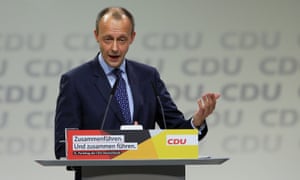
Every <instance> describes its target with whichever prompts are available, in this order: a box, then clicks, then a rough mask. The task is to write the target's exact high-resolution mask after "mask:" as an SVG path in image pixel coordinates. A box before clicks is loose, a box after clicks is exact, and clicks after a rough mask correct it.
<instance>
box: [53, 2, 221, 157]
mask: <svg viewBox="0 0 300 180" xmlns="http://www.w3.org/2000/svg"><path fill="white" fill-rule="evenodd" d="M135 35H136V33H135V31H134V18H133V16H132V15H131V13H130V12H128V11H127V10H126V9H124V8H115V7H112V8H106V9H104V10H102V11H101V12H100V13H99V14H98V17H97V20H96V29H95V30H94V36H95V39H96V41H97V42H98V44H99V48H100V52H99V53H98V54H97V55H96V57H95V58H94V59H93V60H91V61H89V62H87V63H85V64H83V65H81V66H79V67H76V68H75V69H72V70H70V71H69V72H67V73H65V74H64V75H62V77H61V82H60V92H59V96H58V99H57V109H56V115H55V155H56V158H57V159H59V158H61V157H65V144H64V143H63V141H64V139H65V137H64V136H65V128H78V129H101V128H103V129H120V126H121V125H122V124H140V125H142V126H143V128H144V129H154V128H155V123H158V125H159V126H160V127H161V128H169V129H175V128H181V129H191V128H198V129H199V140H200V139H201V138H203V137H204V136H205V135H206V133H207V125H206V122H205V118H206V117H207V116H208V115H210V114H211V113H212V112H213V110H214V109H215V105H216V100H217V99H218V98H219V96H220V95H219V94H215V93H207V94H205V95H204V96H202V97H201V98H200V99H199V100H198V101H197V104H198V107H197V110H196V112H195V114H194V115H193V117H192V118H191V119H189V120H185V119H184V117H183V114H182V113H181V112H180V111H179V110H178V109H177V107H176V105H175V104H174V102H173V100H172V99H171V97H170V94H169V92H168V91H167V89H166V87H165V85H164V83H163V81H162V80H161V79H160V76H159V73H158V72H157V70H156V69H155V68H153V67H150V66H148V65H145V64H141V63H138V62H135V61H132V60H128V59H126V58H125V55H126V53H127V51H128V49H129V46H130V45H131V44H132V43H133V41H134V38H135ZM115 69H117V70H115ZM115 71H118V72H119V73H120V75H115V74H114V72H115ZM116 81H117V83H118V84H117V87H121V86H122V85H121V82H125V83H124V86H125V87H124V88H123V90H124V89H126V92H124V93H123V95H124V94H125V96H122V100H124V99H125V100H126V101H124V102H123V101H122V102H119V101H118V97H119V95H116V96H115V97H114V98H113V99H112V101H111V104H110V108H109V111H108V113H107V115H106V116H105V118H103V117H104V115H105V114H106V113H105V109H106V107H107V106H108V101H109V97H110V94H111V91H112V87H113V85H114V84H115V82H116ZM118 91H119V92H120V91H121V90H119V89H118V88H117V90H116V92H115V93H116V94H118ZM156 94H157V95H158V96H159V97H160V99H161V103H162V108H161V106H160V103H159V102H158V99H157V95H156ZM123 105H124V106H123ZM123 108H127V110H126V111H122V110H123ZM161 109H163V111H164V113H162V112H161ZM126 113H127V114H126ZM164 118H165V122H164V121H163V119H164ZM103 121H105V122H103ZM164 124H165V125H166V127H164V126H165V125H164Z"/></svg>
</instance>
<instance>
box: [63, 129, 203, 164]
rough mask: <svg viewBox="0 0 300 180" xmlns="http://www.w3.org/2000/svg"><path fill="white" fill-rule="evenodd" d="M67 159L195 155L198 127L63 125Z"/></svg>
mask: <svg viewBox="0 0 300 180" xmlns="http://www.w3.org/2000/svg"><path fill="white" fill-rule="evenodd" d="M66 151H67V152H66V154H67V159H68V160H88V159H94V160H96V159H197V158H198V131H197V130H194V129H184V130H178V129H176V130H158V129H157V130H156V129H155V130H74V129H66Z"/></svg>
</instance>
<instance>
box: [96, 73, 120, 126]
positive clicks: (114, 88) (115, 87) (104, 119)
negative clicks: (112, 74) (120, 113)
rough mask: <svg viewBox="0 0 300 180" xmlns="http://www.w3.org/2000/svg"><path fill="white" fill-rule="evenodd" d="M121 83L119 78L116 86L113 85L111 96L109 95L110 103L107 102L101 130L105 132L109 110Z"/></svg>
mask: <svg viewBox="0 0 300 180" xmlns="http://www.w3.org/2000/svg"><path fill="white" fill-rule="evenodd" d="M119 81H120V78H117V79H116V82H115V84H114V85H113V87H112V90H111V92H110V95H109V98H108V102H107V105H106V108H105V112H104V116H103V119H102V124H101V128H100V129H101V130H103V127H104V124H105V121H106V119H107V114H108V110H109V107H110V104H111V101H112V99H113V97H114V95H115V92H116V90H117V86H118V84H119Z"/></svg>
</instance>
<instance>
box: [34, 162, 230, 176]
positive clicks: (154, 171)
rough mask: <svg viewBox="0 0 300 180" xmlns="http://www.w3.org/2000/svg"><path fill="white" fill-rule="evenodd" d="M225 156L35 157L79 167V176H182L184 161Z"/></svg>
mask: <svg viewBox="0 0 300 180" xmlns="http://www.w3.org/2000/svg"><path fill="white" fill-rule="evenodd" d="M228 159H229V158H211V157H200V158H198V159H158V160H36V162H37V163H39V164H40V165H42V166H47V167H49V166H50V167H51V166H66V167H74V168H76V167H80V168H81V177H82V180H103V179H105V180H113V179H118V178H121V179H130V180H135V179H142V180H158V179H159V180H175V179H176V180H184V179H185V174H186V166H187V165H220V164H222V163H224V162H225V161H227V160H228Z"/></svg>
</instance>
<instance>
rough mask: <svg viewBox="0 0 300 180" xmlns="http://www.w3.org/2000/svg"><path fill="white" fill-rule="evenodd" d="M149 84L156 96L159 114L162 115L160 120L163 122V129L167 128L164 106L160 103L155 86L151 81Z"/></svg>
mask: <svg viewBox="0 0 300 180" xmlns="http://www.w3.org/2000/svg"><path fill="white" fill-rule="evenodd" d="M151 85H152V89H153V91H154V93H155V96H156V99H157V101H158V104H159V107H160V111H161V116H162V120H163V124H164V129H167V123H166V118H165V112H164V108H163V106H162V103H161V99H160V97H159V94H158V91H157V89H156V86H155V84H154V83H153V82H152V81H151Z"/></svg>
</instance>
